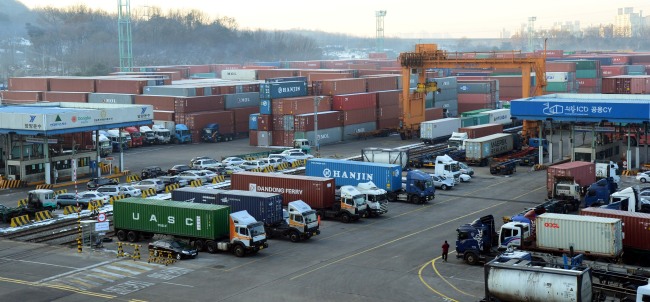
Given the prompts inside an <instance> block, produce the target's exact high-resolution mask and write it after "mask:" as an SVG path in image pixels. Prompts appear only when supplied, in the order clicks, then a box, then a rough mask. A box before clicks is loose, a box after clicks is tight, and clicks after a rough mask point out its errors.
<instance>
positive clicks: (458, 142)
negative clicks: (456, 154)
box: [447, 132, 469, 150]
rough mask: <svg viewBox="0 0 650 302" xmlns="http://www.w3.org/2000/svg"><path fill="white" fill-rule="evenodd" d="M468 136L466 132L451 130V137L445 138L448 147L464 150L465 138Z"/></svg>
mask: <svg viewBox="0 0 650 302" xmlns="http://www.w3.org/2000/svg"><path fill="white" fill-rule="evenodd" d="M468 138H469V136H468V135H467V133H466V132H452V133H451V137H449V140H447V146H448V147H449V148H456V149H458V150H465V140H466V139H468Z"/></svg>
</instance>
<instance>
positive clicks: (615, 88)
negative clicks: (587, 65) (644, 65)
mask: <svg viewBox="0 0 650 302" xmlns="http://www.w3.org/2000/svg"><path fill="white" fill-rule="evenodd" d="M602 93H603V94H648V93H650V76H644V75H641V76H632V75H625V76H615V77H608V78H603V79H602Z"/></svg>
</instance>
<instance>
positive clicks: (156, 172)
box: [140, 166, 167, 179]
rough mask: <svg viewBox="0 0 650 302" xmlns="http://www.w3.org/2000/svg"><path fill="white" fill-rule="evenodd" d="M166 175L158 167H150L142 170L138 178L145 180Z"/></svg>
mask: <svg viewBox="0 0 650 302" xmlns="http://www.w3.org/2000/svg"><path fill="white" fill-rule="evenodd" d="M166 174H167V173H165V171H163V170H162V169H161V168H160V167H158V166H151V167H146V168H144V169H142V172H141V173H140V176H142V179H147V178H156V177H158V176H163V175H166Z"/></svg>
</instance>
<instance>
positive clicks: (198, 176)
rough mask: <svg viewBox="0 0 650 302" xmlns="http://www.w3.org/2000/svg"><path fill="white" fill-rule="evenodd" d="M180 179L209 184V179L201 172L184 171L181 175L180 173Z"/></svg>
mask: <svg viewBox="0 0 650 302" xmlns="http://www.w3.org/2000/svg"><path fill="white" fill-rule="evenodd" d="M177 176H178V178H180V179H184V180H187V181H188V182H191V181H193V180H200V181H202V182H207V181H208V177H207V176H206V175H205V173H203V172H201V171H200V170H187V171H183V172H181V173H178V175H177Z"/></svg>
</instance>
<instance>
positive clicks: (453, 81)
mask: <svg viewBox="0 0 650 302" xmlns="http://www.w3.org/2000/svg"><path fill="white" fill-rule="evenodd" d="M433 80H434V81H435V82H436V83H438V88H440V89H442V90H446V89H453V90H454V91H456V87H458V79H457V78H456V77H444V78H433Z"/></svg>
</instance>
